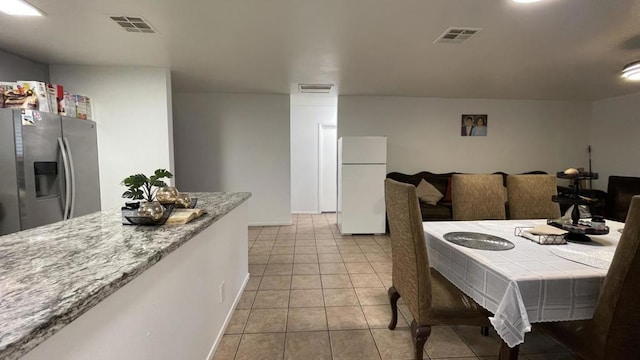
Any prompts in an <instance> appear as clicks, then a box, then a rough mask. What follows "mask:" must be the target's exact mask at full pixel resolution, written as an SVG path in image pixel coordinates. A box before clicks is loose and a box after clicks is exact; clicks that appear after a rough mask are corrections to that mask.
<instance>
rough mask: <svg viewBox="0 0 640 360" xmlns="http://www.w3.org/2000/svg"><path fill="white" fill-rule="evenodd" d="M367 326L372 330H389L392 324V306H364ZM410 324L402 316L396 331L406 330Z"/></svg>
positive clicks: (399, 317)
mask: <svg viewBox="0 0 640 360" xmlns="http://www.w3.org/2000/svg"><path fill="white" fill-rule="evenodd" d="M362 312H363V313H364V317H365V319H367V324H369V328H371V329H387V328H388V326H389V323H390V322H391V305H388V304H387V305H366V306H362ZM408 326H409V324H407V322H406V321H405V320H404V318H403V317H402V316H398V323H397V324H396V329H400V328H406V327H408Z"/></svg>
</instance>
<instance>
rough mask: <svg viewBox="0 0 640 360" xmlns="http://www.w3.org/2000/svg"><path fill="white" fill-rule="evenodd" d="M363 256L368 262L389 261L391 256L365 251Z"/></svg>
mask: <svg viewBox="0 0 640 360" xmlns="http://www.w3.org/2000/svg"><path fill="white" fill-rule="evenodd" d="M364 256H365V257H366V258H367V260H369V262H389V263H390V262H391V256H389V255H387V254H384V253H366V254H364Z"/></svg>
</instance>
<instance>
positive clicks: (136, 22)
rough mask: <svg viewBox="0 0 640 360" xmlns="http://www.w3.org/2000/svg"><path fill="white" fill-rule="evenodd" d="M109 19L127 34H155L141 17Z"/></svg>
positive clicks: (113, 17) (115, 17)
mask: <svg viewBox="0 0 640 360" xmlns="http://www.w3.org/2000/svg"><path fill="white" fill-rule="evenodd" d="M110 18H111V20H113V21H115V22H116V23H117V24H118V25H120V27H122V28H123V29H124V30H126V31H128V32H135V33H149V34H153V33H155V32H156V31H155V30H154V29H153V28H152V27H151V25H149V23H148V22H147V21H146V20H145V19H143V18H142V17H141V16H110Z"/></svg>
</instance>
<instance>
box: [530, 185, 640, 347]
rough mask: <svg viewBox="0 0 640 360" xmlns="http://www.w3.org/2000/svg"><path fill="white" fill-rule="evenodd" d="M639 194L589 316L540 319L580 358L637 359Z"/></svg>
mask: <svg viewBox="0 0 640 360" xmlns="http://www.w3.org/2000/svg"><path fill="white" fill-rule="evenodd" d="M639 303H640V195H637V196H634V197H633V198H632V200H631V206H630V207H629V213H628V214H627V219H626V222H625V225H624V230H623V231H622V236H621V237H620V242H619V243H618V247H617V248H616V252H615V254H614V256H613V261H612V262H611V266H610V267H609V272H608V273H607V276H606V278H605V280H604V283H603V284H602V288H601V291H600V297H599V298H598V305H597V306H596V310H595V313H594V315H593V318H592V319H590V320H581V321H564V322H554V323H542V324H541V325H542V327H544V328H545V329H547V331H548V332H549V333H550V334H551V335H552V336H553V337H555V338H557V339H558V340H560V342H562V343H564V344H566V345H568V346H569V347H570V348H571V349H572V350H573V351H574V352H575V353H576V354H577V355H578V356H581V357H582V358H583V359H594V360H598V359H607V360H608V359H617V360H620V359H638V352H637V346H638V341H639V340H640V311H639V310H638V304H639Z"/></svg>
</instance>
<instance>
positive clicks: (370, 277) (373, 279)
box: [265, 271, 384, 288]
mask: <svg viewBox="0 0 640 360" xmlns="http://www.w3.org/2000/svg"><path fill="white" fill-rule="evenodd" d="M265 274H266V271H265ZM349 277H350V278H351V283H352V284H353V287H360V288H367V287H371V288H378V287H379V288H383V287H384V286H383V285H382V282H381V281H380V279H379V278H378V275H376V274H350V275H349Z"/></svg>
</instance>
